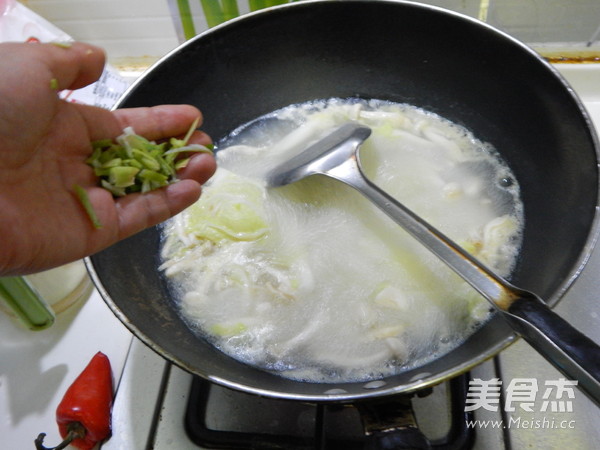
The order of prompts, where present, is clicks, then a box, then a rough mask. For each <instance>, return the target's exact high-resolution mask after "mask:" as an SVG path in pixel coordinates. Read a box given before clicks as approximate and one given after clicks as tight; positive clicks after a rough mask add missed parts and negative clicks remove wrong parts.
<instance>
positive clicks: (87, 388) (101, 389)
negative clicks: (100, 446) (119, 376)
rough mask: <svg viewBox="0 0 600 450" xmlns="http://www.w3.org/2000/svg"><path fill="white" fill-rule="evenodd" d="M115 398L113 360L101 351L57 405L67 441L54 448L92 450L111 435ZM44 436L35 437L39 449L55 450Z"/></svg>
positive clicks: (62, 430) (60, 425) (58, 418)
mask: <svg viewBox="0 0 600 450" xmlns="http://www.w3.org/2000/svg"><path fill="white" fill-rule="evenodd" d="M112 399H113V389H112V373H111V369H110V361H109V360H108V357H107V356H106V355H105V354H104V353H102V352H98V353H96V355H94V357H93V358H92V360H91V361H90V362H89V364H88V365H87V367H86V368H85V369H84V370H83V372H81V374H80V375H79V376H78V377H77V379H76V380H75V381H74V382H73V384H72V385H71V386H70V387H69V389H67V392H66V393H65V396H64V397H63V399H62V400H61V402H60V404H59V405H58V408H56V421H57V423H58V429H59V431H60V435H61V436H62V438H63V439H64V441H63V442H62V443H61V444H59V445H58V446H56V447H54V448H53V449H54V450H60V449H63V448H65V447H66V446H67V445H69V444H71V445H73V446H74V447H76V448H79V449H82V450H89V449H91V448H93V447H94V446H95V445H96V444H97V443H98V442H101V441H103V440H105V439H106V438H108V437H109V436H110V410H111V407H112ZM44 436H45V434H44V433H41V434H40V435H39V436H38V438H37V439H36V440H35V444H36V448H37V449H38V450H52V449H47V448H46V447H44V446H43V445H42V442H43V440H44Z"/></svg>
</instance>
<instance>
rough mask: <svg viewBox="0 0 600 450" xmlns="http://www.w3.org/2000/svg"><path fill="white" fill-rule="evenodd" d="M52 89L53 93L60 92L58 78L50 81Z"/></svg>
mask: <svg viewBox="0 0 600 450" xmlns="http://www.w3.org/2000/svg"><path fill="white" fill-rule="evenodd" d="M50 89H52V90H53V91H57V90H58V80H57V79H56V78H52V79H51V80H50Z"/></svg>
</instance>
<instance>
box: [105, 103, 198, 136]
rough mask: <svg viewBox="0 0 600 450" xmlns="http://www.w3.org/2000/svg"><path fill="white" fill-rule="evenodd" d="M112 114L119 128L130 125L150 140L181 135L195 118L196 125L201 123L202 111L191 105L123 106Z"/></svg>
mask: <svg viewBox="0 0 600 450" xmlns="http://www.w3.org/2000/svg"><path fill="white" fill-rule="evenodd" d="M114 114H115V116H116V117H117V120H118V121H119V123H120V125H121V128H125V127H129V126H130V127H132V128H133V129H134V130H135V132H136V133H137V134H139V135H142V136H144V137H145V138H147V139H150V140H159V139H163V138H169V137H172V136H180V135H183V134H185V133H187V131H188V130H189V128H190V126H191V125H192V123H193V122H194V121H195V120H196V119H199V121H198V126H199V125H201V124H202V113H201V112H200V110H198V108H196V107H194V106H191V105H159V106H153V107H142V108H125V109H118V110H116V111H115V112H114ZM206 137H207V136H206V135H205V138H206Z"/></svg>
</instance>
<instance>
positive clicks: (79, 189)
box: [73, 184, 102, 228]
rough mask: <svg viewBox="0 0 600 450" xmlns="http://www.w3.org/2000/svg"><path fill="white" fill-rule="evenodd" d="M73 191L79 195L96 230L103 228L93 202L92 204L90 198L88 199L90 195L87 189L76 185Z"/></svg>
mask: <svg viewBox="0 0 600 450" xmlns="http://www.w3.org/2000/svg"><path fill="white" fill-rule="evenodd" d="M73 190H74V191H75V194H77V198H79V201H80V202H81V204H82V205H83V208H84V209H85V212H86V213H87V215H88V217H89V218H90V220H91V221H92V224H93V225H94V228H102V223H101V222H100V219H98V216H97V215H96V211H95V210H94V207H93V206H92V202H90V198H89V197H88V194H87V192H86V191H85V189H84V188H82V187H81V186H79V185H77V184H76V185H75V186H73Z"/></svg>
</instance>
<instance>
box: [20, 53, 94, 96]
mask: <svg viewBox="0 0 600 450" xmlns="http://www.w3.org/2000/svg"><path fill="white" fill-rule="evenodd" d="M26 45H31V46H34V45H35V46H39V47H37V48H36V50H35V51H37V52H38V53H39V55H38V56H39V58H40V59H41V60H42V61H43V62H44V63H45V64H46V66H47V67H48V69H49V70H50V72H51V74H52V76H53V78H54V79H55V80H56V82H57V86H56V87H57V89H58V90H63V89H79V88H82V87H84V86H87V85H89V84H91V83H93V82H95V81H96V80H98V78H100V75H101V74H102V71H103V70H104V64H105V61H106V56H105V53H104V50H102V49H101V48H100V47H96V46H94V45H90V44H84V43H81V42H74V43H70V44H66V45H65V46H62V45H60V46H59V45H56V44H26Z"/></svg>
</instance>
